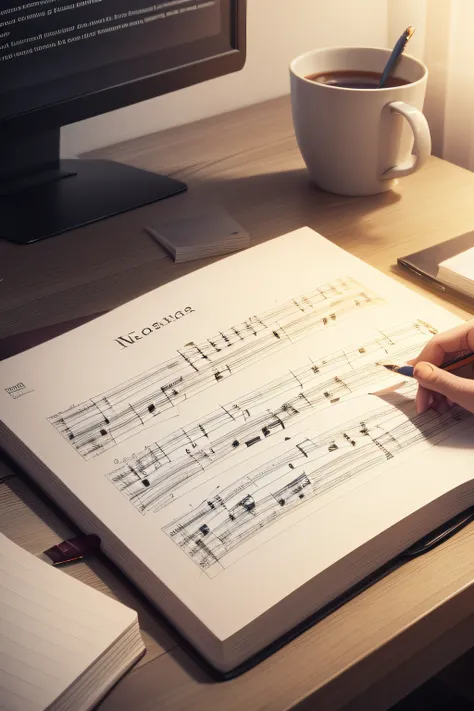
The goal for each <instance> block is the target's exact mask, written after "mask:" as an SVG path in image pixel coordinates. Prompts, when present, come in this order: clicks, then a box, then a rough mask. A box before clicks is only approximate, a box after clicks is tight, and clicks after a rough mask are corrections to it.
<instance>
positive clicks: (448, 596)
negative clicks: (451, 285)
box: [0, 98, 474, 711]
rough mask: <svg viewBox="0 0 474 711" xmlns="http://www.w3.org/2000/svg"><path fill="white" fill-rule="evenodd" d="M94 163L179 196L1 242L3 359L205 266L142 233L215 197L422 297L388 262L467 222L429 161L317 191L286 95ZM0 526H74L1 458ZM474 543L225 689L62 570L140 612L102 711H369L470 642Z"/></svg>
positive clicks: (146, 613) (445, 553) (128, 598)
mask: <svg viewBox="0 0 474 711" xmlns="http://www.w3.org/2000/svg"><path fill="white" fill-rule="evenodd" d="M98 155H100V156H101V157H108V158H115V159H117V160H120V161H123V162H127V163H131V164H133V165H136V166H138V167H143V168H150V169H153V170H156V171H158V172H160V171H161V172H163V173H165V174H168V175H172V176H174V177H177V178H180V179H183V180H185V181H186V182H187V183H188V185H189V191H188V192H187V193H186V194H183V195H181V196H177V197H174V198H171V199H169V200H166V201H164V202H162V203H157V204H154V205H150V206H148V207H146V208H142V209H141V210H136V211H134V212H131V213H128V214H125V215H122V216H118V217H116V218H112V219H109V220H107V221H105V222H101V223H97V224H95V225H92V226H89V227H87V228H84V229H81V230H77V231H76V232H74V233H71V234H69V235H64V236H62V237H60V238H53V239H49V240H45V241H43V242H40V243H37V244H33V245H30V246H28V247H18V246H16V245H12V244H9V243H6V242H0V278H2V277H3V281H2V282H1V283H0V338H2V339H4V340H3V344H2V346H1V347H3V352H4V353H8V352H13V351H14V350H15V349H17V348H18V347H19V345H18V344H20V343H21V339H19V338H18V334H21V333H22V332H25V331H32V330H34V329H38V328H44V329H45V331H44V333H50V334H53V333H54V332H55V331H54V325H55V324H58V323H59V322H66V321H70V320H72V319H79V320H80V319H83V318H84V317H88V316H90V315H92V314H96V313H99V312H102V311H104V310H107V309H110V308H112V307H114V306H117V305H119V304H121V303H123V302H124V301H126V300H128V299H130V298H133V297H135V296H138V295H139V294H142V293H144V292H146V291H148V290H150V289H151V288H154V287H156V286H158V285H159V284H162V283H165V282H166V281H169V280H172V279H174V278H176V277H178V276H181V275H182V274H185V273H187V272H188V271H190V270H192V269H196V268H199V267H201V266H202V265H204V264H206V263H208V262H209V261H212V260H201V261H200V262H195V263H190V264H189V263H188V264H185V265H174V264H173V263H172V262H171V260H170V258H169V257H168V256H167V255H166V254H165V253H164V252H163V251H162V250H161V248H160V247H159V246H158V245H157V244H156V243H155V242H154V241H153V240H152V239H151V238H150V237H149V236H148V234H147V233H146V232H144V230H143V226H144V225H145V224H147V223H150V222H153V221H154V220H157V221H162V220H164V219H167V218H170V219H171V218H172V217H174V216H176V215H191V214H193V213H196V212H198V211H199V210H201V209H203V208H206V207H209V206H212V204H220V205H223V206H224V207H225V208H226V209H227V210H228V211H229V212H230V213H231V214H232V215H233V216H234V217H235V218H236V219H237V220H238V221H239V222H240V223H241V224H242V225H243V226H244V227H246V228H247V230H248V231H249V233H250V235H251V237H252V243H253V244H256V243H258V242H262V241H264V240H268V239H271V238H273V237H275V236H277V235H280V234H283V233H285V232H288V231H290V230H293V229H296V228H298V227H301V226H304V225H309V226H310V227H312V228H313V229H315V230H317V231H319V232H321V233H322V234H323V235H325V236H326V237H328V238H330V239H331V240H333V241H334V242H335V243H336V244H338V245H340V246H341V247H343V248H345V249H347V250H348V251H350V252H352V253H353V254H355V255H356V256H358V257H360V258H362V259H364V260H366V261H367V262H369V263H370V264H372V265H373V266H375V267H377V268H379V269H380V270H382V271H383V272H385V273H388V274H391V275H392V276H393V277H394V278H395V279H397V280H400V281H403V282H405V283H406V284H410V285H411V286H412V287H413V288H414V289H416V290H417V291H420V292H423V293H425V294H428V293H429V292H427V291H426V290H425V289H424V288H423V286H422V285H421V284H419V283H415V282H414V281H412V280H409V277H408V276H407V275H405V274H403V273H402V272H401V271H400V270H399V269H397V267H396V258H397V256H400V255H402V254H406V253H408V252H412V251H415V250H416V249H421V248H422V247H424V246H429V245H432V244H435V243H437V242H441V241H443V240H445V239H448V238H449V237H452V236H455V235H456V234H459V233H460V232H463V231H467V230H470V229H472V228H473V226H474V201H473V200H472V196H473V195H474V175H473V174H472V173H470V172H468V171H465V170H463V169H461V168H458V167H456V166H453V165H451V164H449V163H446V162H444V161H441V160H439V159H436V158H432V159H431V160H430V162H429V163H428V165H427V166H426V167H424V168H423V170H422V171H420V172H419V173H417V174H415V175H414V176H411V177H409V178H405V179H403V180H402V181H401V182H400V185H399V187H398V188H397V189H396V191H394V192H392V193H388V194H387V193H385V194H382V195H377V196H372V197H368V198H344V197H340V196H336V195H331V194H328V193H322V192H320V191H318V190H317V189H316V188H315V187H314V186H312V185H311V184H310V183H309V181H308V179H307V176H306V172H305V169H304V166H303V163H302V159H301V157H300V155H299V152H298V150H297V147H296V143H295V139H294V136H293V131H292V126H291V115H290V109H289V101H288V99H287V98H282V99H277V100H273V101H271V102H267V103H265V104H261V105H258V106H253V107H249V108H246V109H241V110H239V111H235V112H233V113H231V114H227V115H224V116H220V117H215V118H211V119H206V120H205V121H201V122H199V123H197V124H193V125H190V126H184V127H180V128H176V129H172V130H169V131H165V132H163V133H161V134H156V135H154V136H148V137H144V138H141V139H138V140H135V141H131V142H128V143H125V144H122V145H119V146H114V147H113V148H110V149H106V150H102V151H100V153H96V154H95V156H96V157H97V156H98ZM242 288H245V280H244V279H243V280H242ZM429 295H430V296H431V297H432V298H433V299H434V300H435V301H438V303H445V304H446V303H447V302H444V301H442V299H441V297H440V295H438V294H435V293H430V294H429ZM448 306H449V308H451V309H452V310H453V311H454V312H455V313H457V314H458V315H461V316H463V317H466V318H467V317H469V316H470V315H471V313H472V311H471V309H470V308H469V306H468V304H466V303H464V302H463V301H462V300H461V299H459V300H457V301H451V302H450V303H449V304H448ZM46 327H50V330H49V331H48V330H47V329H46ZM36 338H37V339H38V337H36ZM1 347H0V350H1ZM0 530H2V531H3V532H5V533H6V534H7V535H9V536H10V537H11V538H12V539H13V540H15V541H16V542H18V543H20V544H21V545H23V546H24V547H25V548H27V549H28V550H30V551H33V552H37V551H39V550H44V549H45V548H46V547H48V546H49V545H52V544H53V543H56V542H58V541H59V540H61V539H63V538H66V537H68V536H69V535H71V533H72V529H71V527H70V525H69V523H68V522H67V521H66V520H65V519H64V518H63V517H62V516H61V514H60V512H59V511H58V510H57V509H56V508H55V507H54V506H53V505H52V504H51V503H50V502H48V501H47V500H46V499H45V498H44V497H42V495H41V494H40V493H39V492H38V491H36V490H35V488H34V487H33V486H31V485H30V484H29V483H28V481H27V480H26V479H24V478H23V477H22V476H18V475H16V474H14V473H13V472H12V471H11V470H10V469H9V467H8V466H7V464H5V463H1V462H0ZM473 550H474V525H471V526H469V527H467V528H465V529H464V530H463V531H462V532H461V533H459V534H458V535H456V536H455V537H453V538H452V539H450V540H449V541H448V542H446V543H444V544H443V545H442V546H441V547H440V548H438V549H436V550H435V551H433V552H431V553H429V554H427V555H425V556H424V557H423V558H420V559H418V560H414V561H413V562H411V563H410V564H407V565H406V566H404V567H403V568H401V569H399V570H398V571H396V572H395V573H393V574H391V575H390V576H389V577H387V578H386V579H384V580H382V581H381V582H379V583H377V584H376V585H374V586H373V587H372V588H370V589H369V590H367V591H366V592H365V593H363V594H361V595H360V596H359V597H358V598H356V599H355V600H353V601H352V602H350V603H348V604H347V605H345V606H344V607H343V608H341V609H340V610H339V611H337V612H336V613H334V614H332V615H331V616H330V617H328V618H327V619H325V620H323V621H322V622H321V623H319V624H318V625H317V626H316V627H314V628H313V629H311V630H310V631H308V632H306V633H305V634H304V635H302V636H301V637H299V638H298V639H297V640H295V641H294V642H293V643H291V644H289V645H288V646H286V647H285V648H284V649H282V650H281V651H280V652H278V653H276V654H275V655H273V656H272V657H271V658H270V659H268V660H267V661H265V662H263V663H262V664H260V665H259V666H258V667H256V668H254V669H253V670H251V671H250V672H248V673H247V674H245V675H244V676H242V677H240V678H238V679H236V680H233V681H230V682H225V683H214V682H212V680H211V679H210V678H208V677H207V675H206V673H205V672H204V671H203V670H202V669H201V668H200V667H199V666H198V665H196V664H195V662H193V661H192V660H191V659H190V658H189V657H188V655H187V654H186V652H185V651H184V650H183V649H182V648H181V647H180V646H179V644H178V642H177V640H176V639H175V637H174V636H173V633H172V632H171V631H169V630H168V629H167V628H166V624H165V623H163V622H162V621H161V620H160V618H159V616H158V615H157V614H156V613H155V612H154V611H153V610H152V609H151V608H150V606H148V605H147V603H146V602H145V601H144V600H143V599H142V598H141V597H140V596H139V595H138V594H137V593H136V591H135V590H134V588H133V587H132V586H131V585H130V584H129V583H128V582H127V581H126V580H125V579H124V577H123V576H121V575H120V574H119V573H118V572H117V571H116V570H115V568H114V567H113V566H112V565H111V564H110V563H109V562H108V561H106V560H105V559H102V558H98V559H93V560H91V561H90V562H89V563H79V564H77V565H75V566H73V567H71V568H69V569H68V573H69V574H71V575H74V576H77V577H79V578H81V579H82V580H85V581H86V582H88V583H89V584H91V585H94V586H96V587H99V588H100V589H101V590H103V591H105V592H106V593H108V594H110V595H113V596H115V597H117V598H118V599H120V600H122V601H123V602H125V603H126V604H129V605H131V606H133V607H135V608H136V609H138V611H139V616H140V621H141V627H142V630H143V634H144V638H145V641H146V644H147V647H148V652H147V654H146V656H145V657H144V658H143V659H142V660H141V662H140V663H139V664H138V665H137V667H136V668H135V669H134V670H133V671H132V672H131V673H130V674H128V675H127V676H126V677H125V678H124V679H123V680H122V681H120V682H119V684H118V685H117V686H116V687H115V689H113V690H112V692H111V694H110V695H109V696H108V697H107V699H105V700H104V702H103V703H102V704H101V706H100V708H101V710H103V711H112V710H113V711H129V710H130V709H133V710H134V711H152V710H155V709H156V710H158V709H160V711H167V710H168V709H169V710H170V711H184V710H188V709H197V710H199V709H202V710H203V711H204V709H206V711H207V710H209V709H212V710H213V709H218V710H219V711H227V710H229V711H230V710H232V709H236V710H237V709H241V708H242V707H244V708H247V709H249V711H257V710H260V709H265V710H266V711H283V710H284V709H290V708H298V709H299V710H300V711H305V710H307V709H308V710H309V709H313V708H315V709H316V708H317V709H318V711H325V710H326V709H327V710H328V711H329V710H330V711H337V710H338V709H344V711H356V710H358V709H364V711H366V710H367V709H371V711H377V709H386V708H388V706H390V705H391V704H393V703H394V702H395V701H397V700H398V699H399V698H401V697H402V696H403V695H404V694H405V693H407V692H408V691H409V690H411V689H412V688H414V687H415V686H417V685H419V684H420V683H422V682H423V681H424V680H425V679H426V678H428V677H429V676H431V675H432V674H434V673H436V672H437V671H438V670H439V669H441V668H442V667H444V666H445V665H446V664H448V663H450V662H451V661H452V660H454V659H455V658H456V657H457V656H459V655H460V654H462V653H463V652H464V651H466V650H467V649H469V648H470V647H471V646H472V640H473V639H474V636H473V634H474V584H473V583H474V554H473Z"/></svg>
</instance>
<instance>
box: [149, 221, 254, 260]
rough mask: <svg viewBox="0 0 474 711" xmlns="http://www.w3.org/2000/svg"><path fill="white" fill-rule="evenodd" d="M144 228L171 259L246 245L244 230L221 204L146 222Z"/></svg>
mask: <svg viewBox="0 0 474 711" xmlns="http://www.w3.org/2000/svg"><path fill="white" fill-rule="evenodd" d="M146 229H147V231H148V232H149V233H150V234H151V236H152V237H153V238H154V239H155V240H156V241H157V242H158V243H159V244H160V245H161V246H162V247H163V248H164V249H166V251H167V252H169V254H171V256H172V257H173V259H174V261H175V262H188V261H190V260H192V259H201V258H203V257H215V256H218V255H220V254H229V253H230V252H236V251H237V250H240V249H245V248H246V247H248V246H249V245H250V236H249V234H248V232H246V231H245V229H244V228H243V227H242V225H239V223H238V222H237V221H236V220H234V218H233V217H232V216H231V215H229V213H228V212H227V211H226V210H224V209H223V208H213V209H210V210H206V211H202V212H200V213H198V214H195V215H193V216H189V217H185V218H181V219H178V220H173V221H171V222H166V223H163V224H156V225H153V224H152V225H148V226H147V227H146Z"/></svg>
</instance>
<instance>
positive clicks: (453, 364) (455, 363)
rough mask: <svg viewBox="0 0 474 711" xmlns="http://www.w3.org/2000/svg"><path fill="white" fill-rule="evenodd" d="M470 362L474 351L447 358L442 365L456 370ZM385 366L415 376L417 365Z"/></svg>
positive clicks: (386, 364)
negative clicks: (450, 358)
mask: <svg viewBox="0 0 474 711" xmlns="http://www.w3.org/2000/svg"><path fill="white" fill-rule="evenodd" d="M469 363H474V353H473V352H472V351H471V352H469V353H464V354H463V355H460V356H458V357H457V358H453V359H452V360H447V361H446V363H443V365H440V366H439V367H440V368H441V370H447V371H448V372H454V371H455V370H458V369H459V368H462V367H463V366H464V365H469ZM382 365H383V367H384V368H387V370H391V371H392V372H393V373H398V374H399V375H406V376H407V377H408V378H413V371H414V369H415V366H413V365H395V364H394V363H383V364H382Z"/></svg>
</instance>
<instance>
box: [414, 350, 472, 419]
mask: <svg viewBox="0 0 474 711" xmlns="http://www.w3.org/2000/svg"><path fill="white" fill-rule="evenodd" d="M413 377H414V378H415V379H416V380H417V381H418V383H419V384H420V385H422V386H423V387H424V388H426V389H427V390H432V391H434V392H436V393H440V394H441V395H445V397H447V398H449V399H450V400H452V401H453V402H455V403H457V404H458V405H461V407H464V408H465V409H466V410H469V411H470V412H474V381H472V380H468V379H467V378H461V377H459V375H453V374H452V373H448V372H447V371H446V370H441V368H437V367H436V365H432V364H431V363H424V362H421V363H417V364H416V365H415V369H414V371H413Z"/></svg>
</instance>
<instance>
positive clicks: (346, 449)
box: [0, 228, 473, 638]
mask: <svg viewBox="0 0 474 711" xmlns="http://www.w3.org/2000/svg"><path fill="white" fill-rule="evenodd" d="M458 322H459V319H456V318H455V317H454V316H452V315H451V314H449V313H448V312H447V311H445V310H443V309H440V308H439V307H437V306H436V305H434V304H432V303H431V302H430V301H428V300H425V299H423V298H422V297H420V296H418V295H416V294H415V293H413V292H411V291H409V290H408V289H406V288H404V287H403V286H401V285H399V284H398V283H396V282H395V281H393V280H391V279H389V278H388V277H386V276H384V275H383V274H381V273H380V272H378V271H376V270H374V269H373V268H371V267H370V266H368V265H366V264H365V263H363V262H361V261H359V260H357V259H356V258H354V257H352V256H351V255H349V254H348V253H346V252H344V251H342V250H340V249H339V248H337V247H336V246H334V245H333V244H331V243H330V242H329V241H327V240H325V239H324V238H323V237H321V236H320V235H318V234H316V233H315V232H313V231H312V230H310V229H309V228H303V229H300V230H297V231H295V232H293V233H290V234H288V235H285V236H283V237H280V238H278V239H275V240H273V241H270V242H268V243H266V244H264V245H261V246H259V247H256V248H253V249H250V250H247V251H245V252H241V253H239V254H237V255H233V256H231V257H228V258H226V259H224V260H220V261H219V262H217V263H215V264H213V265H211V266H210V267H207V268H205V269H201V270H198V271H196V272H194V273H192V274H191V275H189V276H187V277H185V278H183V279H179V280H177V281H175V282H173V283H170V284H168V285H166V286H164V287H162V288H161V289H159V290H157V291H156V292H151V293H149V294H146V295H145V296H143V297H141V298H140V299H137V300H135V301H134V302H130V303H128V304H126V305H124V306H123V307H120V308H119V309H116V310H115V311H114V312H111V313H110V314H108V315H107V316H105V317H103V318H100V319H97V320H95V321H93V322H91V323H89V324H87V325H85V326H83V327H81V328H80V329H77V330H76V331H73V332H70V333H69V334H65V335H64V336H61V337H59V338H57V339H55V340H53V341H51V342H49V343H47V344H44V345H41V346H39V347H37V348H35V349H33V350H31V351H29V352H26V353H24V354H21V355H19V356H17V357H15V358H12V359H10V360H9V361H6V362H4V363H3V364H2V369H1V383H0V398H1V399H0V407H1V412H2V416H3V419H4V421H5V423H6V424H7V425H8V427H9V428H10V429H11V430H13V431H14V432H15V433H16V434H17V435H18V436H20V437H21V438H22V439H23V440H24V441H25V442H26V443H27V444H28V446H29V447H30V448H31V449H32V450H33V451H34V452H35V453H36V454H37V455H38V456H39V457H40V458H41V459H42V460H43V461H45V462H46V463H47V465H48V466H49V467H50V468H51V469H52V470H53V471H55V472H56V473H57V474H58V476H59V477H60V478H61V480H62V481H63V482H64V483H65V484H66V485H67V486H68V487H70V489H71V490H72V491H74V492H75V494H76V495H77V496H79V497H80V498H81V500H82V501H84V502H85V503H86V504H87V506H88V507H89V508H90V509H91V510H92V511H93V512H94V513H95V514H96V515H97V516H98V517H99V518H100V519H101V520H102V521H104V523H105V524H106V525H107V526H108V527H109V528H110V529H111V530H112V531H113V532H114V534H115V535H116V536H118V537H119V538H120V539H122V540H123V541H125V542H126V544H127V546H128V547H129V548H130V549H131V550H132V551H133V552H134V553H135V554H136V555H137V556H139V557H140V558H141V559H142V560H143V561H144V562H145V563H146V564H147V565H148V566H149V568H150V569H151V570H152V571H153V572H154V573H155V574H156V575H157V576H158V577H159V578H160V579H161V580H163V582H164V583H165V584H166V585H167V586H168V587H169V588H170V589H171V590H172V591H173V592H174V593H175V594H176V595H177V596H178V597H179V598H181V599H182V600H183V601H184V603H185V604H186V605H188V607H189V608H190V609H191V610H193V611H194V612H195V613H196V614H197V615H198V616H199V617H200V618H201V619H202V620H203V622H204V623H205V624H207V625H208V626H209V627H210V628H211V629H212V630H213V631H214V632H215V633H216V634H217V635H218V636H221V637H222V638H225V637H226V636H228V635H230V634H232V633H233V632H235V631H236V630H238V629H239V628H240V627H242V626H244V625H245V624H247V623H248V622H250V621H251V620H252V619H254V618H255V617H257V616H258V615H260V614H261V613H262V612H264V611H265V610H266V609H268V608H269V607H271V606H272V605H273V604H275V603H277V602H278V601H279V600H281V599H282V598H283V597H285V596H286V595H288V594H289V593H291V592H292V591H293V590H294V589H295V588H297V587H299V586H301V585H302V584H304V583H305V582H306V581H307V580H309V579H311V578H312V577H313V576H314V575H315V574H316V573H317V572H319V571H321V570H323V569H325V568H326V567H328V566H329V565H331V564H332V563H333V562H334V561H337V560H338V559H340V558H341V557H343V556H345V555H347V554H348V553H350V551H351V550H353V549H354V548H356V547H358V546H360V545H362V544H363V543H364V542H366V541H368V540H370V539H371V538H373V537H374V536H377V535H378V534H379V533H380V532H381V531H383V530H384V529H386V528H387V527H389V526H391V525H392V524H394V523H396V522H397V521H399V520H400V519H401V518H403V517H405V516H408V515H409V514H410V513H411V512H413V511H416V510H417V509H418V508H419V507H421V506H423V505H425V504H426V503H428V502H429V501H431V500H433V499H435V498H436V497H438V496H441V495H442V494H443V493H445V492H447V491H449V490H450V489H452V488H454V487H455V486H457V485H459V484H462V483H463V482H466V481H468V480H470V479H471V478H472V473H471V472H472V466H471V461H470V460H471V458H470V456H468V455H466V448H467V447H468V446H470V444H469V443H470V441H471V439H472V424H473V423H472V419H471V417H470V416H468V415H467V413H464V412H463V411H461V410H459V409H457V408H454V409H453V410H452V411H450V412H449V413H447V414H446V415H442V416H441V415H438V414H436V413H434V412H431V411H430V412H429V413H426V414H425V415H422V416H417V415H416V413H415V408H414V396H415V392H416V383H415V382H414V381H411V382H409V381H407V380H404V379H403V378H400V376H397V375H394V374H393V373H390V372H389V371H387V370H386V369H384V368H383V367H382V365H381V363H382V362H383V361H385V362H387V361H392V362H393V361H396V362H398V361H399V362H404V361H405V360H406V359H408V358H409V357H413V356H415V355H416V354H417V353H418V352H419V351H420V349H421V347H422V346H423V344H424V343H425V342H426V341H427V340H429V339H430V338H431V337H432V335H433V333H435V332H436V331H437V330H444V329H446V328H448V327H451V326H453V325H455V324H456V323H458ZM380 391H384V392H382V394H380ZM375 393H379V394H375ZM420 463H422V465H421V464H420ZM229 607H231V608H232V615H228V614H227V610H228V608H229Z"/></svg>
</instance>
